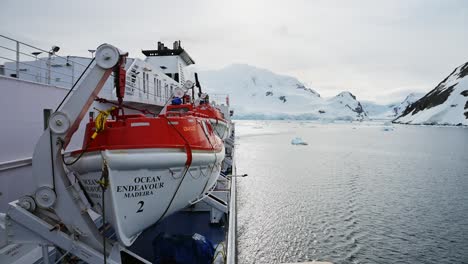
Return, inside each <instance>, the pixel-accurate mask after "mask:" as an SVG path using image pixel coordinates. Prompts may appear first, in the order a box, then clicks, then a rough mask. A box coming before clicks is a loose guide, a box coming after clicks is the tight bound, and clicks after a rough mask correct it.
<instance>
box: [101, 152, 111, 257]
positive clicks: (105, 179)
mask: <svg viewBox="0 0 468 264" xmlns="http://www.w3.org/2000/svg"><path fill="white" fill-rule="evenodd" d="M98 183H99V186H101V199H102V201H101V203H102V208H101V211H102V226H103V230H102V234H101V235H102V246H103V255H104V264H106V263H107V253H106V234H105V231H106V230H105V226H106V204H105V198H104V194H105V192H106V190H107V187H109V168H108V167H107V160H106V159H105V158H104V157H102V173H101V178H100V179H99V181H98Z"/></svg>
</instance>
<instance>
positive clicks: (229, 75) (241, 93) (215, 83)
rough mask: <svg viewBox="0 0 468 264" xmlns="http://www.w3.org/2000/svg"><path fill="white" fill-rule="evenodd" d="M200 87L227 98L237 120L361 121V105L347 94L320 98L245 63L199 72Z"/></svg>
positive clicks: (292, 81) (289, 80) (290, 80)
mask: <svg viewBox="0 0 468 264" xmlns="http://www.w3.org/2000/svg"><path fill="white" fill-rule="evenodd" d="M199 75H200V80H201V82H202V86H203V88H204V89H205V90H206V91H208V92H209V93H210V92H213V93H218V94H219V93H223V94H229V95H230V102H231V105H232V106H233V107H234V109H235V116H236V117H237V118H252V119H326V120H362V119H366V118H367V114H366V113H365V111H364V109H363V107H362V105H361V103H360V102H359V101H358V100H357V99H356V97H355V96H354V95H353V94H351V93H350V92H342V93H340V94H338V95H336V96H335V97H333V98H329V99H324V98H322V97H321V96H320V94H319V93H318V92H316V91H315V90H313V89H311V88H308V87H306V85H304V84H303V83H302V82H300V81H298V80H297V79H296V78H294V77H291V76H286V75H279V74H276V73H273V72H271V71H269V70H265V69H260V68H256V67H253V66H249V65H245V64H233V65H230V66H228V67H225V68H223V69H220V70H216V71H203V72H200V73H199Z"/></svg>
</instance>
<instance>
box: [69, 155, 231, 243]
mask: <svg viewBox="0 0 468 264" xmlns="http://www.w3.org/2000/svg"><path fill="white" fill-rule="evenodd" d="M103 157H104V158H105V159H106V161H107V164H108V169H109V187H108V189H107V190H106V192H105V195H104V197H105V210H106V211H105V214H106V220H107V221H109V223H110V224H111V225H112V226H113V228H114V229H115V231H116V233H117V235H118V237H119V239H120V241H121V242H122V243H123V244H124V245H126V246H129V245H131V244H132V243H133V241H134V240H135V239H136V238H137V237H138V235H139V234H140V233H141V231H143V230H144V229H146V228H147V227H149V226H151V225H152V224H154V223H156V222H158V221H159V220H160V219H162V218H164V217H166V216H168V215H170V214H172V213H174V212H176V211H178V210H181V209H183V208H185V207H187V206H189V205H190V204H191V202H192V201H195V200H197V199H199V198H200V197H202V196H203V195H204V194H205V193H206V192H208V191H209V190H211V188H212V187H213V185H214V184H215V183H216V180H217V179H218V176H219V173H220V170H221V162H222V160H223V159H224V147H223V149H222V150H221V151H220V152H219V153H213V152H202V151H193V153H192V164H191V166H190V168H189V169H188V170H187V169H186V167H185V162H186V157H187V156H186V153H185V152H184V151H181V150H179V149H137V150H106V151H102V152H94V153H89V154H86V155H84V156H83V157H82V158H81V159H80V160H79V161H78V162H77V163H76V164H75V165H73V166H72V169H73V171H75V172H77V173H78V174H79V178H80V180H81V182H82V183H83V185H84V187H85V189H86V191H87V193H88V194H89V196H90V198H91V200H92V201H93V202H94V204H95V206H94V209H95V210H96V211H97V212H98V213H101V208H102V190H101V187H100V186H99V184H98V183H97V182H98V181H99V180H100V178H101V175H102V164H103V160H102V158H103Z"/></svg>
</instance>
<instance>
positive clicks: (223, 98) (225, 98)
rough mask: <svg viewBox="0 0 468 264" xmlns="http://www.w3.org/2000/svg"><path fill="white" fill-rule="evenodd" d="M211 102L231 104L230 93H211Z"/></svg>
mask: <svg viewBox="0 0 468 264" xmlns="http://www.w3.org/2000/svg"><path fill="white" fill-rule="evenodd" d="M209 97H210V103H211V104H215V105H226V106H229V95H228V94H212V93H210V94H209Z"/></svg>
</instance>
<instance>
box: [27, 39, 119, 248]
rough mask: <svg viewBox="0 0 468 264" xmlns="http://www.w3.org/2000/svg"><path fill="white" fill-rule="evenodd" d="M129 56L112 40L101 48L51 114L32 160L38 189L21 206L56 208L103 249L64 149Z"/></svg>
mask: <svg viewBox="0 0 468 264" xmlns="http://www.w3.org/2000/svg"><path fill="white" fill-rule="evenodd" d="M126 56H127V54H123V53H122V52H121V51H120V50H119V49H117V48H116V47H114V46H112V45H109V44H103V45H101V46H99V47H98V48H97V51H96V57H95V61H96V63H95V65H94V66H92V67H91V69H90V70H89V72H88V74H87V75H86V77H85V78H84V79H83V80H82V81H81V83H80V84H79V85H78V86H77V87H76V89H75V90H74V91H73V93H71V95H70V97H69V98H68V100H67V101H66V102H65V103H64V104H63V106H62V108H61V109H59V110H58V111H57V112H55V113H53V114H52V115H51V117H50V119H49V126H48V128H47V129H46V130H45V131H44V133H43V134H42V136H41V137H40V139H39V141H38V143H37V144H36V147H35V149H34V154H33V160H32V174H33V178H34V180H35V183H36V190H35V192H34V193H33V194H32V195H31V196H27V197H26V199H20V204H21V206H22V207H23V208H26V209H28V210H29V211H30V212H31V213H33V214H36V212H35V210H34V209H35V208H37V210H44V209H45V210H48V211H52V212H53V213H54V214H55V215H56V217H57V218H58V219H59V223H61V224H63V225H64V226H65V227H66V228H67V230H68V231H69V232H70V233H72V234H73V235H76V236H78V237H80V239H79V240H80V241H82V242H84V243H86V244H87V245H89V246H91V247H92V248H94V249H95V250H98V251H101V250H102V249H103V243H102V237H101V236H100V234H99V231H98V229H97V228H96V226H95V224H94V222H93V221H92V219H91V218H90V217H89V215H88V214H86V213H83V211H86V209H87V208H86V204H87V201H83V199H80V197H82V195H81V194H80V191H81V190H80V188H76V186H74V185H73V183H71V182H70V180H69V179H68V176H67V173H66V171H65V168H64V164H63V159H62V150H63V149H65V148H66V146H67V145H68V143H69V142H70V139H71V137H72V136H73V134H74V133H75V132H76V130H77V129H78V127H79V124H80V123H81V121H82V119H83V117H84V116H85V114H86V113H87V111H88V109H89V108H90V106H91V104H92V103H93V101H94V99H95V98H96V97H97V95H98V94H99V92H100V91H101V89H102V87H103V86H104V84H105V82H106V81H107V79H108V78H109V76H110V75H111V73H112V71H113V70H114V69H116V67H124V66H125V65H124V64H125V58H126ZM73 187H74V188H73ZM28 203H29V204H28ZM37 210H36V211H37Z"/></svg>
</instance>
